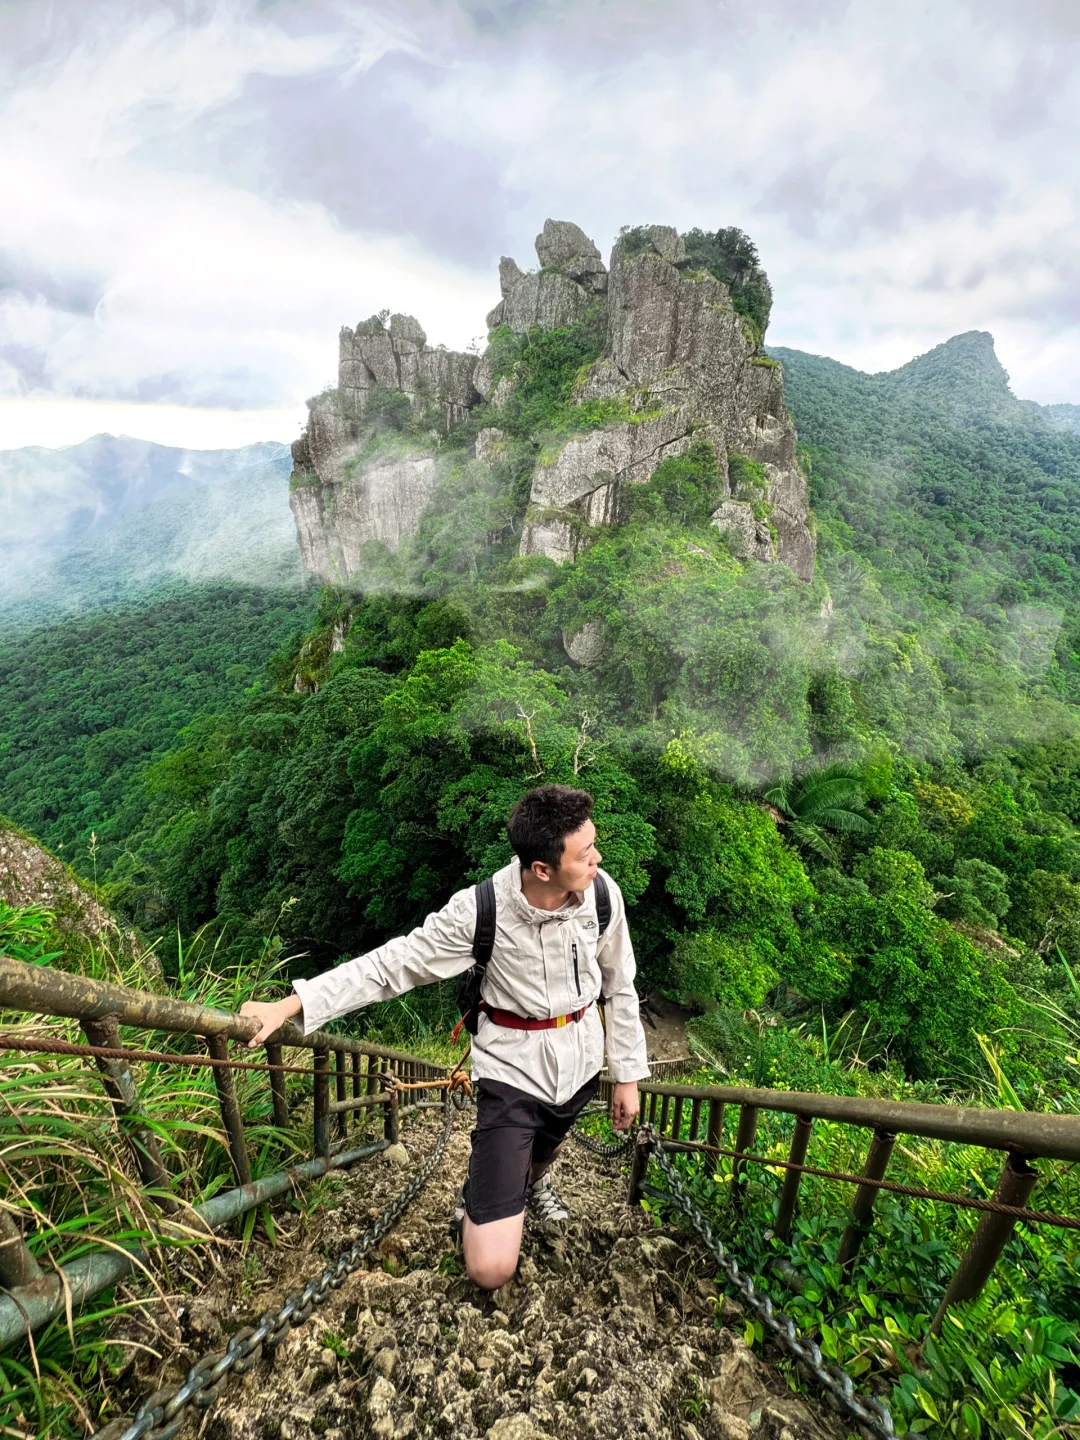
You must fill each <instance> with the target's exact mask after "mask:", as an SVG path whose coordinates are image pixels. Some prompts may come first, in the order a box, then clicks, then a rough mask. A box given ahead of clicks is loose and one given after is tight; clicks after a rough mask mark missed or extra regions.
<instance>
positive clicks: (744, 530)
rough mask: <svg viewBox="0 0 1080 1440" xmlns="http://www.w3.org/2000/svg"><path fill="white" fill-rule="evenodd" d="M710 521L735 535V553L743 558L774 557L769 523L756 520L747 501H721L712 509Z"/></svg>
mask: <svg viewBox="0 0 1080 1440" xmlns="http://www.w3.org/2000/svg"><path fill="white" fill-rule="evenodd" d="M712 523H713V524H714V525H715V526H716V527H717V529H718V530H726V531H729V532H730V533H731V534H732V535H733V536H734V537H735V541H736V545H735V553H736V554H737V555H740V556H742V557H743V558H744V559H752V560H766V561H768V560H775V559H776V545H775V543H774V541H773V537H772V533H771V532H770V530H769V523H768V521H767V520H758V519H757V518H756V516H755V515H754V512H753V510H752V509H751V508H750V505H749V503H748V502H747V501H745V500H724V501H722V502H721V503H720V504H719V505H718V506H717V507H716V509H715V510H714V511H713V517H712Z"/></svg>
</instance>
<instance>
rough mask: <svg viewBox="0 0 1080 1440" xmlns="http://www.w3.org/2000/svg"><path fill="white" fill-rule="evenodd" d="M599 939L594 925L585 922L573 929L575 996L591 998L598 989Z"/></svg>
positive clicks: (572, 953) (572, 954)
mask: <svg viewBox="0 0 1080 1440" xmlns="http://www.w3.org/2000/svg"><path fill="white" fill-rule="evenodd" d="M599 938H600V936H599V932H598V931H597V928H596V925H595V923H593V924H592V925H590V924H589V923H588V922H587V921H586V922H585V923H583V924H581V925H575V927H574V934H573V936H572V939H571V946H572V949H571V956H572V963H573V972H574V988H575V994H577V995H581V996H586V995H589V996H591V995H593V994H595V992H596V991H597V989H598V988H599V985H600V970H599V966H598V965H597V963H596V945H597V941H598V940H599Z"/></svg>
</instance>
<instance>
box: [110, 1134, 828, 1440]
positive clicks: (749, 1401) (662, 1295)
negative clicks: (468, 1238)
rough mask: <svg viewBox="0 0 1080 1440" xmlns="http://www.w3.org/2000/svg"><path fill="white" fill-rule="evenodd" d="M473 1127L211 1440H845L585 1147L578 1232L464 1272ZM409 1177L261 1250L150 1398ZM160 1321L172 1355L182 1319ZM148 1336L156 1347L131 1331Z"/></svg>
mask: <svg viewBox="0 0 1080 1440" xmlns="http://www.w3.org/2000/svg"><path fill="white" fill-rule="evenodd" d="M437 1123H438V1122H436V1121H433V1120H432V1121H429V1122H427V1123H426V1124H422V1125H416V1126H410V1129H409V1132H408V1133H407V1134H406V1136H405V1139H406V1142H407V1145H408V1148H409V1150H410V1162H409V1163H410V1166H411V1164H415V1163H419V1162H420V1161H421V1160H422V1159H423V1157H424V1156H425V1155H426V1153H427V1149H428V1146H429V1145H430V1144H431V1139H432V1132H433V1129H434V1127H435V1124H437ZM425 1130H426V1132H427V1133H426V1134H424V1131H425ZM467 1131H468V1121H467V1118H463V1121H461V1122H459V1125H458V1129H457V1133H456V1134H455V1136H454V1138H453V1140H452V1141H451V1146H450V1149H449V1151H448V1154H447V1158H446V1161H445V1162H444V1165H443V1168H442V1169H441V1170H440V1172H439V1173H438V1174H437V1175H436V1177H435V1178H434V1179H433V1180H432V1182H431V1184H430V1185H429V1187H428V1189H427V1190H426V1191H425V1192H424V1193H423V1195H422V1196H421V1197H420V1199H419V1200H418V1201H417V1202H416V1205H415V1206H414V1208H413V1209H412V1210H411V1211H410V1212H409V1213H408V1215H407V1216H406V1217H405V1218H404V1219H403V1220H402V1221H401V1223H400V1224H399V1225H398V1226H397V1227H396V1228H395V1229H394V1231H393V1232H392V1233H391V1234H390V1235H389V1236H388V1238H387V1239H386V1240H385V1241H384V1242H383V1244H382V1246H381V1247H380V1250H379V1252H378V1253H377V1254H376V1255H374V1256H373V1257H372V1261H371V1268H370V1269H368V1270H365V1271H362V1272H360V1273H359V1274H357V1275H355V1276H353V1277H352V1278H351V1279H350V1280H348V1281H347V1282H346V1284H345V1285H344V1287H343V1288H342V1289H341V1290H340V1291H336V1292H332V1295H331V1298H330V1299H329V1301H328V1302H327V1304H326V1305H325V1306H323V1307H321V1308H320V1309H318V1310H316V1311H315V1313H314V1314H313V1316H312V1318H311V1319H310V1320H309V1321H308V1323H307V1324H306V1325H304V1326H301V1327H300V1328H299V1329H297V1330H295V1331H293V1332H292V1334H291V1335H290V1336H289V1337H288V1338H287V1339H286V1340H285V1341H284V1343H283V1344H282V1345H281V1347H280V1349H279V1350H278V1351H277V1352H276V1354H275V1357H274V1360H273V1362H272V1363H270V1364H266V1363H263V1364H258V1365H256V1366H254V1367H253V1368H252V1369H251V1370H250V1371H248V1373H247V1374H246V1375H245V1376H244V1378H243V1379H242V1380H240V1381H233V1382H232V1383H231V1385H230V1386H229V1388H228V1389H227V1390H226V1391H225V1393H224V1395H223V1396H222V1397H221V1399H220V1400H218V1401H217V1403H216V1404H215V1406H214V1408H213V1409H212V1410H211V1411H210V1413H209V1414H208V1416H207V1417H206V1419H205V1421H204V1422H203V1430H202V1434H203V1435H204V1436H205V1437H206V1440H266V1437H267V1436H273V1437H275V1440H307V1437H309V1436H313V1435H320V1434H321V1435H322V1436H324V1437H325V1440H360V1437H362V1436H363V1437H368V1436H373V1437H377V1440H429V1437H430V1440H435V1437H446V1436H458V1437H461V1440H470V1437H472V1440H480V1437H484V1440H646V1437H648V1440H781V1437H783V1440H830V1437H833V1440H835V1437H837V1436H839V1435H840V1434H842V1433H843V1431H842V1429H841V1428H840V1427H839V1426H838V1425H837V1423H836V1422H835V1421H834V1420H832V1419H831V1418H830V1417H827V1416H826V1414H825V1412H824V1410H823V1408H822V1407H821V1406H820V1405H817V1404H815V1403H814V1402H812V1401H800V1400H798V1399H796V1397H795V1396H793V1395H792V1394H791V1391H790V1390H789V1388H788V1385H787V1383H786V1382H785V1381H784V1379H783V1378H782V1377H781V1376H780V1375H778V1374H777V1373H776V1372H775V1371H773V1370H772V1369H770V1368H769V1367H767V1366H766V1365H764V1364H763V1363H762V1362H761V1361H760V1360H759V1359H758V1358H757V1357H756V1356H755V1355H754V1354H753V1353H752V1352H751V1351H749V1350H748V1349H747V1347H746V1346H745V1344H744V1343H743V1340H742V1337H741V1331H742V1328H743V1324H744V1323H745V1321H744V1317H743V1314H742V1311H741V1309H740V1307H739V1306H738V1305H737V1304H735V1303H734V1302H732V1301H731V1300H728V1299H726V1298H725V1297H724V1296H722V1295H721V1294H719V1293H718V1292H717V1290H716V1287H715V1286H714V1284H713V1283H712V1281H711V1280H707V1279H698V1278H697V1276H696V1274H695V1271H696V1272H697V1274H705V1275H711V1274H712V1273H713V1267H712V1266H710V1265H709V1263H708V1262H707V1261H704V1257H703V1256H701V1255H700V1254H699V1253H698V1252H696V1251H695V1250H693V1249H692V1248H691V1249H689V1250H687V1249H686V1248H684V1246H683V1244H682V1243H680V1241H679V1240H676V1239H675V1238H673V1236H672V1235H671V1234H668V1233H664V1232H661V1231H658V1230H657V1228H656V1226H655V1224H654V1222H653V1221H652V1220H651V1219H650V1218H649V1217H648V1216H646V1215H645V1214H644V1212H642V1211H640V1210H636V1211H635V1210H631V1209H630V1208H629V1207H628V1206H627V1205H626V1204H625V1193H626V1178H625V1175H624V1174H623V1173H621V1168H622V1167H621V1166H620V1164H619V1162H618V1161H614V1162H613V1161H598V1160H596V1159H595V1158H594V1157H592V1156H589V1155H585V1154H584V1153H583V1152H582V1151H580V1150H579V1149H578V1148H577V1147H576V1146H573V1145H570V1146H568V1147H567V1151H566V1154H565V1155H564V1156H563V1158H562V1159H560V1160H559V1162H558V1179H559V1185H560V1188H561V1189H562V1190H563V1193H564V1194H565V1195H566V1196H567V1198H568V1200H569V1201H570V1203H571V1205H572V1207H573V1214H574V1218H573V1220H572V1221H571V1223H570V1224H569V1225H568V1226H567V1227H566V1228H565V1229H562V1228H561V1227H548V1228H547V1229H546V1230H545V1229H542V1228H541V1227H539V1226H537V1225H535V1224H534V1223H533V1222H532V1221H530V1222H529V1223H528V1224H527V1226H526V1234H525V1245H524V1249H523V1255H522V1261H521V1265H520V1267H519V1270H518V1273H517V1275H516V1277H515V1278H514V1279H513V1280H512V1281H511V1282H510V1284H508V1285H506V1286H505V1287H504V1288H503V1289H502V1290H500V1291H498V1292H496V1293H495V1294H494V1295H491V1296H489V1295H487V1294H485V1293H484V1292H482V1291H478V1290H477V1289H476V1288H475V1287H474V1286H473V1285H472V1284H471V1283H470V1282H469V1281H468V1279H466V1277H465V1276H463V1275H461V1274H460V1273H455V1272H458V1271H459V1269H460V1262H459V1261H458V1259H457V1257H456V1256H455V1254H454V1249H453V1244H452V1242H451V1240H450V1237H449V1235H448V1231H447V1219H448V1216H449V1214H450V1213H451V1211H452V1209H453V1205H454V1198H455V1195H456V1192H457V1187H458V1185H459V1184H460V1180H461V1176H462V1174H463V1172H464V1169H465V1165H466V1163H467V1154H468V1138H467ZM408 1174H409V1168H398V1166H396V1165H393V1164H391V1163H389V1162H388V1161H387V1160H385V1159H379V1160H375V1161H372V1162H368V1163H367V1164H365V1165H364V1166H363V1167H361V1168H359V1169H358V1170H357V1171H355V1172H354V1173H353V1174H352V1176H351V1177H350V1178H349V1180H348V1182H347V1187H346V1188H345V1189H344V1190H343V1191H342V1192H341V1194H340V1198H339V1200H338V1201H337V1203H336V1204H335V1206H334V1207H333V1209H332V1210H330V1211H322V1212H318V1213H316V1215H315V1216H314V1217H313V1221H312V1233H311V1234H310V1236H309V1237H308V1238H307V1239H306V1240H305V1243H304V1244H302V1245H299V1246H296V1247H295V1248H291V1249H289V1248H285V1249H282V1248H278V1249H276V1250H268V1249H266V1248H263V1249H262V1250H261V1252H260V1260H261V1263H262V1265H263V1266H265V1267H266V1268H265V1270H264V1271H263V1274H262V1277H261V1278H260V1279H259V1281H258V1282H257V1283H256V1288H255V1293H254V1294H252V1291H251V1273H252V1272H251V1265H250V1261H249V1265H248V1269H247V1272H246V1274H245V1275H244V1276H240V1275H239V1274H238V1275H236V1276H235V1277H234V1280H233V1282H232V1283H231V1284H230V1281H229V1277H228V1276H226V1275H222V1274H221V1273H220V1270H219V1272H218V1273H217V1274H216V1275H214V1276H213V1277H212V1278H211V1279H210V1282H209V1284H208V1285H207V1286H206V1287H205V1288H204V1289H203V1291H202V1292H201V1293H199V1294H198V1295H197V1296H195V1297H193V1298H190V1299H187V1298H184V1297H181V1298H180V1300H179V1301H178V1303H177V1306H176V1309H177V1311H178V1313H179V1317H180V1327H181V1332H182V1345H183V1348H182V1349H181V1350H180V1352H179V1353H178V1354H177V1355H176V1356H175V1357H174V1358H173V1359H172V1360H171V1361H170V1362H167V1363H166V1365H165V1367H163V1369H164V1373H163V1370H162V1368H161V1367H158V1366H154V1368H153V1371H151V1370H150V1367H149V1364H148V1362H147V1361H146V1360H145V1359H143V1358H142V1356H143V1355H145V1354H146V1353H147V1352H144V1351H139V1352H135V1353H137V1354H138V1355H139V1356H140V1359H139V1361H138V1363H139V1365H140V1368H142V1369H144V1370H145V1372H146V1373H144V1374H143V1375H142V1376H141V1377H140V1383H139V1389H140V1390H141V1389H143V1388H144V1387H149V1386H153V1385H154V1384H162V1383H168V1380H169V1379H170V1378H173V1377H175V1378H177V1379H179V1378H180V1377H181V1376H182V1374H183V1368H182V1367H183V1366H185V1365H188V1364H190V1363H191V1362H192V1361H193V1360H194V1359H195V1358H196V1357H197V1356H199V1355H201V1354H202V1353H203V1352H204V1351H206V1350H209V1349H214V1350H217V1349H220V1348H222V1347H223V1345H224V1343H225V1341H226V1340H227V1338H228V1336H229V1335H231V1334H232V1333H234V1331H235V1330H237V1329H238V1328H239V1327H240V1326H241V1325H245V1324H249V1323H252V1318H253V1317H254V1316H257V1315H258V1314H261V1313H262V1312H263V1311H264V1310H265V1309H267V1308H268V1307H269V1306H271V1305H274V1304H278V1303H280V1301H281V1299H282V1298H283V1296H284V1294H285V1293H287V1292H288V1290H289V1289H291V1288H294V1287H295V1286H297V1285H298V1284H300V1283H302V1282H303V1281H304V1280H306V1279H307V1277H308V1276H309V1275H310V1274H311V1273H313V1272H314V1271H316V1270H317V1269H318V1268H319V1266H320V1265H321V1264H322V1259H321V1256H322V1255H323V1254H324V1253H326V1252H329V1253H330V1254H335V1253H337V1252H338V1251H339V1250H340V1249H341V1248H342V1247H343V1246H347V1245H348V1244H350V1243H351V1241H352V1240H353V1239H354V1238H355V1237H356V1236H357V1235H359V1234H360V1232H361V1231H363V1230H364V1229H365V1228H366V1226H367V1225H369V1224H370V1223H371V1218H372V1216H373V1215H374V1214H376V1213H377V1211H378V1209H379V1207H380V1206H382V1205H383V1204H385V1202H386V1200H387V1199H388V1198H389V1196H391V1195H393V1194H394V1193H396V1192H397V1191H398V1190H399V1189H400V1188H401V1186H402V1184H403V1183H404V1181H405V1180H406V1179H407V1178H408ZM253 1253H254V1252H253ZM236 1269H237V1270H239V1267H238V1266H237V1267H236ZM718 1322H724V1324H725V1325H726V1326H731V1327H732V1328H721V1325H720V1324H719V1323H718ZM127 1323H128V1324H132V1325H133V1324H135V1323H136V1322H134V1321H129V1322H127ZM158 1324H159V1329H158V1331H157V1332H156V1336H155V1341H156V1345H157V1348H158V1349H160V1344H161V1338H162V1333H163V1332H162V1329H161V1326H170V1318H169V1317H168V1316H164V1317H161V1318H160V1320H159V1321H158ZM170 1328H171V1327H170ZM133 1338H142V1337H141V1335H140V1333H139V1332H137V1331H133ZM149 1353H150V1354H152V1353H153V1351H149Z"/></svg>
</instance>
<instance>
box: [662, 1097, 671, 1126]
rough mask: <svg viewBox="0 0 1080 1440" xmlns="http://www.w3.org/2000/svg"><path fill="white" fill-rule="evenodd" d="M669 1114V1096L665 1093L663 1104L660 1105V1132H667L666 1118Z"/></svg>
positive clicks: (667, 1118)
mask: <svg viewBox="0 0 1080 1440" xmlns="http://www.w3.org/2000/svg"><path fill="white" fill-rule="evenodd" d="M670 1116H671V1096H670V1095H665V1096H664V1099H663V1104H662V1105H661V1106H660V1126H659V1129H660V1134H661V1135H666V1134H667V1127H668V1120H669V1118H670Z"/></svg>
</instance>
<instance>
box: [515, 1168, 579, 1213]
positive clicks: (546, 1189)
mask: <svg viewBox="0 0 1080 1440" xmlns="http://www.w3.org/2000/svg"><path fill="white" fill-rule="evenodd" d="M525 1203H526V1204H527V1205H528V1207H529V1209H530V1210H531V1211H532V1213H533V1214H534V1215H535V1216H536V1218H537V1219H538V1220H543V1221H544V1222H549V1221H550V1222H554V1223H556V1224H561V1223H562V1222H563V1221H564V1220H569V1219H570V1211H569V1210H568V1209H567V1207H566V1205H565V1203H564V1202H563V1199H562V1196H561V1195H560V1194H559V1192H558V1191H557V1190H556V1189H555V1185H554V1182H553V1181H552V1179H551V1171H550V1170H549V1171H546V1172H545V1173H544V1174H543V1175H541V1177H540V1179H539V1180H538V1181H537V1182H536V1184H535V1185H530V1186H529V1189H528V1192H527V1196H526V1202H525Z"/></svg>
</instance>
